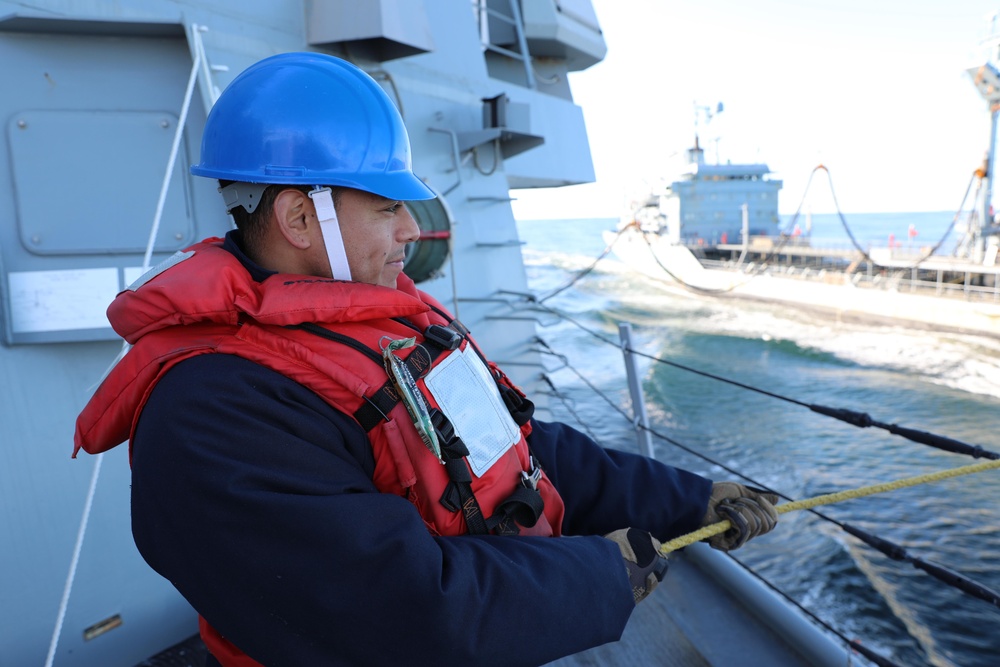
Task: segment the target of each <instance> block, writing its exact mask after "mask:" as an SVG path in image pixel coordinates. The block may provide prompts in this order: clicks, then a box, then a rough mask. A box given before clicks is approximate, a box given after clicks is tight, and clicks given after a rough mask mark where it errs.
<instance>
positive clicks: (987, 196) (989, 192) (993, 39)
mask: <svg viewBox="0 0 1000 667" xmlns="http://www.w3.org/2000/svg"><path fill="white" fill-rule="evenodd" d="M980 44H981V46H982V47H983V51H984V53H985V56H986V58H985V60H986V62H984V63H983V64H982V65H980V66H978V67H972V68H970V69H969V70H967V71H968V73H969V76H971V77H972V83H973V85H975V86H976V89H977V90H979V94H980V95H982V96H983V99H985V100H986V104H987V108H988V109H989V113H990V143H989V146H988V147H987V150H986V160H985V165H984V169H983V177H982V203H981V205H982V210H981V212H980V215H979V216H978V218H979V219H978V220H977V221H975V222H973V223H971V224H970V229H969V230H968V235H969V241H970V246H971V247H970V250H971V253H972V259H973V261H976V262H981V261H983V257H984V255H985V245H986V243H985V237H986V236H987V235H989V234H991V233H996V232H995V230H994V229H992V227H993V164H994V158H995V154H996V142H997V118H998V114H1000V69H998V63H1000V14H994V15H993V16H992V17H991V18H990V20H989V22H988V26H987V31H986V37H985V38H984V39H983V40H982V42H981V43H980ZM975 217H976V216H973V218H975Z"/></svg>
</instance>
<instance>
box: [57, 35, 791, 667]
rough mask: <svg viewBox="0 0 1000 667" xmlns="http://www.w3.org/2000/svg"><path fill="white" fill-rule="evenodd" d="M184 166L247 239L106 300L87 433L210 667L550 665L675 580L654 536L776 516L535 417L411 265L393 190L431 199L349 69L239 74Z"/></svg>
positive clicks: (751, 499)
mask: <svg viewBox="0 0 1000 667" xmlns="http://www.w3.org/2000/svg"><path fill="white" fill-rule="evenodd" d="M192 172H193V173H194V174H195V175H199V176H205V177H210V178H215V179H218V180H219V181H220V186H221V187H220V191H221V192H222V194H223V198H224V200H225V202H226V205H227V207H228V209H229V210H230V211H231V213H232V214H233V217H234V220H235V222H236V225H237V230H236V231H233V232H230V233H229V234H228V235H227V236H226V238H225V239H224V240H222V239H209V240H207V241H204V242H202V243H200V244H197V245H195V246H193V247H192V248H189V249H188V250H187V251H186V252H183V253H178V254H177V255H175V256H174V257H173V258H171V259H170V260H168V261H167V262H165V263H164V264H161V265H160V266H159V267H157V268H156V269H154V270H152V271H150V272H149V274H147V275H146V276H143V277H142V278H140V279H139V280H138V281H137V282H136V283H135V284H133V285H132V286H130V288H129V289H128V290H126V291H125V292H123V293H122V294H120V295H119V296H118V298H116V300H115V302H114V303H113V304H112V305H111V307H110V308H109V311H108V315H109V318H110V320H111V322H112V324H113V325H114V327H115V329H116V331H118V332H119V333H120V334H121V335H122V336H123V337H124V338H125V339H126V340H127V341H128V342H130V343H131V344H132V345H133V347H132V349H131V350H130V352H129V353H128V354H127V355H126V356H125V357H124V359H123V360H122V361H121V362H120V363H119V364H118V366H116V367H115V369H114V370H113V371H112V373H111V374H110V375H109V376H108V378H107V379H106V380H105V381H104V383H102V385H101V387H100V388H99V389H98V391H97V393H96V394H95V396H94V398H93V399H92V400H91V402H90V403H89V404H88V406H87V407H86V409H85V410H84V412H83V413H82V414H81V416H80V418H79V420H78V423H77V439H76V442H77V448H78V449H79V448H81V447H82V448H83V449H85V450H86V451H88V452H91V453H94V452H100V451H105V450H107V449H109V448H111V447H113V446H115V445H116V444H118V443H119V442H122V441H124V440H126V439H129V440H130V447H131V457H132V466H133V485H132V528H133V534H134V537H135V542H136V545H137V546H138V548H139V551H140V552H141V554H142V555H143V557H144V558H145V559H146V560H147V562H148V563H149V564H150V565H151V566H152V567H153V568H154V569H155V570H157V571H158V572H159V573H161V574H162V575H163V576H165V577H166V578H168V579H169V580H170V581H171V582H172V583H173V584H174V586H176V587H177V589H178V590H179V591H180V592H181V593H182V594H183V595H184V596H185V597H186V598H187V599H188V600H189V601H190V603H191V604H192V606H193V607H194V608H195V609H196V610H197V611H198V613H199V614H200V616H201V631H202V636H203V638H204V639H205V642H206V644H207V645H208V647H209V649H210V650H211V652H212V654H213V656H214V658H212V659H210V661H217V663H214V662H213V664H222V665H226V666H227V667H229V666H232V665H239V666H244V665H258V664H263V665H268V666H271V665H309V666H312V665H341V664H342V665H363V664H374V665H384V664H406V665H415V664H428V665H452V664H454V665H464V664H470V665H471V664H477V665H505V666H510V665H535V664H541V663H544V662H547V661H550V660H553V659H556V658H558V657H560V656H564V655H568V654H572V653H575V652H578V651H581V650H583V649H586V648H589V647H592V646H596V645H599V644H602V643H605V642H608V641H613V640H615V639H617V638H618V637H620V635H621V632H622V630H623V629H624V626H625V623H626V622H627V620H628V617H629V615H630V613H631V611H632V609H633V608H634V606H635V604H636V603H637V602H638V601H640V600H641V599H643V598H644V597H645V596H646V595H648V594H649V592H650V591H651V590H652V588H653V587H654V586H655V585H656V582H657V581H659V580H660V578H662V576H663V573H664V571H665V563H666V561H665V559H663V558H662V557H660V556H659V554H658V552H657V549H658V547H659V542H658V541H657V538H659V539H666V538H669V537H674V536H677V535H680V534H684V533H686V532H689V531H691V530H694V529H697V528H698V527H699V526H701V525H703V524H706V523H714V522H716V521H719V520H721V519H722V518H729V519H730V520H731V521H732V522H733V524H734V526H735V527H734V528H733V529H732V530H730V531H729V532H727V533H726V534H724V535H723V536H719V537H718V538H716V540H715V545H716V546H718V547H720V548H730V547H734V546H738V545H741V544H742V543H743V542H745V541H746V539H749V538H750V537H752V536H754V535H757V534H760V533H762V532H766V531H767V530H770V528H771V527H773V525H774V522H775V521H776V518H777V517H776V514H775V512H774V509H773V507H772V506H771V503H772V502H774V501H775V500H776V499H774V498H773V497H764V496H762V495H760V494H758V493H756V492H754V491H752V490H749V489H746V488H744V487H742V486H740V485H738V484H732V483H724V484H715V485H713V484H712V482H711V481H709V480H707V479H704V478H702V477H699V476H697V475H694V474H692V473H689V472H685V471H682V470H678V469H674V468H671V467H668V466H666V465H663V464H661V463H658V462H656V461H652V460H649V459H645V458H643V457H639V456H635V455H630V454H626V453H622V452H616V451H611V450H604V449H602V448H600V447H599V446H597V445H596V444H595V443H593V442H592V441H590V440H589V439H588V438H586V437H584V436H583V435H581V434H580V433H578V432H576V431H574V430H573V429H571V428H569V427H567V426H565V425H561V424H547V423H543V422H540V421H537V420H534V419H531V403H530V401H528V400H527V398H526V397H525V396H524V395H523V394H522V393H521V392H520V390H519V389H517V388H516V387H515V386H513V385H512V384H511V383H510V382H509V380H507V378H506V376H505V375H504V374H503V372H502V371H501V370H500V369H498V368H497V367H496V366H495V365H493V364H492V363H490V362H488V361H486V359H485V357H484V356H483V353H482V351H481V350H480V349H479V348H478V347H477V345H476V343H475V341H474V340H473V338H472V337H471V335H470V334H469V332H468V331H467V330H466V329H465V327H464V326H462V324H461V323H460V322H458V321H456V320H454V318H452V316H451V315H450V314H449V313H447V312H446V311H445V310H444V308H443V307H442V306H441V305H440V304H439V303H437V302H436V301H435V300H434V299H433V298H431V297H430V296H428V295H426V294H423V293H422V292H420V291H418V290H417V289H416V288H415V287H414V285H413V282H412V281H411V280H410V279H409V278H407V277H406V275H405V274H403V273H402V266H403V257H404V249H405V247H406V244H407V243H411V242H413V241H415V240H416V239H417V238H418V234H419V230H418V228H417V225H416V223H415V222H414V220H413V218H412V217H411V216H410V214H409V212H408V211H407V209H406V207H405V206H404V205H403V202H405V201H408V200H417V199H428V198H430V197H432V196H433V194H432V192H431V191H430V190H429V189H428V188H427V187H426V186H425V185H424V184H423V183H422V182H421V181H420V180H419V179H417V178H416V177H415V176H414V175H413V173H412V172H411V170H410V153H409V140H408V139H407V136H406V132H405V129H404V127H403V124H402V120H401V118H400V117H399V114H398V113H397V112H396V109H395V108H394V107H393V105H392V103H391V102H390V101H389V99H388V98H387V96H386V95H385V94H384V92H383V91H382V89H381V88H380V87H379V86H378V85H377V84H376V83H375V82H374V81H373V80H372V79H371V78H369V77H368V76H367V75H366V74H364V73H363V72H362V71H361V70H359V69H357V68H356V67H354V66H353V65H350V64H349V63H346V62H345V61H342V60H339V59H337V58H333V57H331V56H326V55H320V54H310V53H292V54H282V55H278V56H274V57H271V58H268V59H265V60H263V61H261V62H260V63H257V64H256V65H254V66H252V67H250V68H249V69H248V70H246V71H245V72H243V73H242V74H241V75H240V76H238V77H237V78H236V79H235V80H234V81H233V82H232V84H231V85H230V86H229V87H228V88H227V89H226V91H225V92H224V93H223V94H222V96H221V98H220V99H219V101H218V102H217V103H216V105H215V107H214V108H213V110H212V112H211V114H210V115H209V118H208V121H207V124H206V128H205V135H204V138H203V145H202V155H201V163H200V164H199V165H197V166H195V167H193V168H192ZM569 536H572V537H569ZM605 536H606V537H605ZM654 536H655V537H654Z"/></svg>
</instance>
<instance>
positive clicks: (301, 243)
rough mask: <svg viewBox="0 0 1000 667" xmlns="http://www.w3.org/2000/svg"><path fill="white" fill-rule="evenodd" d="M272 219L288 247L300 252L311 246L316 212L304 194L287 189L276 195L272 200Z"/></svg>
mask: <svg viewBox="0 0 1000 667" xmlns="http://www.w3.org/2000/svg"><path fill="white" fill-rule="evenodd" d="M274 217H275V222H276V223H277V226H278V230H279V231H280V232H281V235H282V236H284V237H285V240H286V241H287V242H288V243H289V244H290V245H292V246H294V247H296V248H298V249H300V250H305V249H306V248H308V247H309V246H311V245H312V243H313V238H312V237H313V233H314V228H315V226H316V225H317V222H316V210H315V208H313V203H312V200H310V199H309V197H308V196H307V195H306V194H305V193H304V192H302V191H301V190H296V189H295V188H288V189H287V190H282V191H281V192H280V193H278V196H277V197H275V199H274Z"/></svg>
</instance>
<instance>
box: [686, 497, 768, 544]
mask: <svg viewBox="0 0 1000 667" xmlns="http://www.w3.org/2000/svg"><path fill="white" fill-rule="evenodd" d="M777 502H778V496H777V495H775V494H773V493H768V492H766V491H762V490H761V489H753V488H750V487H747V486H743V485H742V484H737V483H736V482H716V483H715V484H713V485H712V495H711V497H710V498H709V499H708V511H707V512H705V518H704V519H702V521H701V525H702V526H708V525H711V524H713V523H718V522H720V521H722V520H723V519H729V522H730V523H731V524H733V527H732V528H730V529H729V530H727V531H726V532H724V533H721V534H719V535H714V536H712V537H710V538H709V539H708V543H709V545H710V546H711V547H712V548H713V549H718V550H720V551H729V550H731V549H739V548H740V547H742V546H743V545H744V544H746V543H747V540H749V539H750V538H752V537H757V536H758V535H763V534H764V533H766V532H768V531H769V530H771V529H772V528H774V525H775V524H776V523H778V513H777V512H776V511H775V510H774V505H775V503H777Z"/></svg>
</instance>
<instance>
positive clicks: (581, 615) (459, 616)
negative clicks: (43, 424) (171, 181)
mask: <svg viewBox="0 0 1000 667" xmlns="http://www.w3.org/2000/svg"><path fill="white" fill-rule="evenodd" d="M372 467H373V461H372V453H371V448H370V446H369V445H368V441H367V438H366V436H365V434H364V433H363V432H362V431H361V429H360V427H359V426H358V425H357V424H356V423H355V422H354V421H353V420H351V419H349V418H348V417H346V416H345V415H343V414H341V413H340V412H338V411H336V410H334V409H333V408H331V407H330V406H329V405H328V404H326V403H325V402H324V401H322V400H321V399H320V398H319V397H318V396H317V395H315V394H313V393H312V392H310V391H309V390H307V389H305V388H304V387H302V386H301V385H298V384H296V383H294V382H293V381H291V380H289V379H287V378H285V377H283V376H281V375H279V374H277V373H274V372H272V371H270V370H268V369H265V368H263V367H261V366H258V365H256V364H253V363H252V362H248V361H245V360H242V359H239V358H236V357H232V356H227V355H219V354H211V355H204V356H200V357H195V358H192V359H189V360H187V361H184V362H182V363H181V364H178V365H177V366H176V367H175V368H173V369H172V370H171V371H169V372H168V373H167V374H166V375H165V376H164V377H163V379H161V380H160V382H159V383H158V384H157V386H156V387H155V388H154V390H153V391H152V393H151V395H150V398H149V400H148V402H147V404H146V406H145V408H144V410H143V412H142V414H141V416H140V418H139V421H138V424H137V428H136V432H135V435H134V439H133V484H132V515H133V516H132V522H133V526H132V527H133V535H134V538H135V543H136V545H137V546H138V548H139V551H140V553H141V554H142V556H143V557H144V558H145V559H146V561H147V562H148V563H149V564H150V565H151V566H152V567H153V568H154V569H155V570H156V571H157V572H159V573H160V574H161V575H163V576H164V577H166V578H167V579H169V580H170V581H171V582H172V583H173V584H174V586H175V587H176V588H177V589H178V590H179V591H180V592H181V594H182V595H184V596H185V598H187V600H188V601H189V602H190V603H191V605H192V606H193V607H194V608H195V609H196V610H197V611H198V612H199V613H200V614H201V615H202V616H204V617H205V618H206V620H208V622H209V623H210V624H212V625H213V627H215V629H216V630H218V631H219V632H220V633H221V634H222V635H223V636H224V637H226V638H227V639H228V640H230V641H231V642H233V643H234V644H235V645H236V646H238V647H240V649H242V650H243V651H244V652H246V653H247V654H248V655H249V656H251V657H252V658H254V659H255V660H257V661H259V662H261V663H263V664H265V665H268V667H274V666H281V665H308V666H312V665H387V664H400V665H425V664H426V665H463V664H477V665H505V666H509V665H533V664H541V663H544V662H547V661H550V660H553V659H555V658H557V657H560V656H563V655H567V654H571V653H575V652H578V651H581V650H583V649H586V648H589V647H591V646H596V645H599V644H602V643H606V642H608V641H613V640H616V639H618V638H619V637H620V635H621V633H622V631H623V629H624V626H625V623H626V622H627V619H628V617H629V615H630V614H631V612H632V610H633V608H634V604H633V602H632V594H631V589H630V586H629V583H628V577H627V576H626V571H625V568H624V567H623V565H622V561H621V556H620V554H619V551H618V547H617V546H615V544H614V543H612V542H610V541H608V540H605V539H603V538H599V537H575V538H560V539H553V538H538V537H493V536H485V537H471V536H463V537H436V536H432V535H431V534H430V533H429V532H428V530H427V528H426V526H425V525H424V523H423V521H422V519H421V518H420V516H419V514H418V513H417V511H416V509H415V508H414V507H413V505H412V504H410V503H409V502H408V501H407V500H405V499H404V498H401V497H398V496H395V495H391V494H383V493H379V492H378V491H377V490H376V489H375V488H374V486H373V484H372V481H371V478H370V475H371V470H372Z"/></svg>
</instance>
